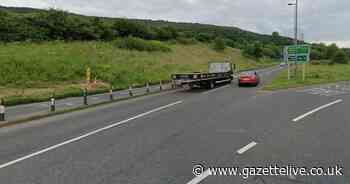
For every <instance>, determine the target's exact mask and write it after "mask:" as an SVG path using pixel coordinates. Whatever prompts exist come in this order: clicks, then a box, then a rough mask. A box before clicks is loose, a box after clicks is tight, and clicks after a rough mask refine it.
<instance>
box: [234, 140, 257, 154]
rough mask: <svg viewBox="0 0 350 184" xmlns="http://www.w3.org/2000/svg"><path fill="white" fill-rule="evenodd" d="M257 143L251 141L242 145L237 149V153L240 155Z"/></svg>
mask: <svg viewBox="0 0 350 184" xmlns="http://www.w3.org/2000/svg"><path fill="white" fill-rule="evenodd" d="M257 144H258V143H256V142H254V141H253V142H251V143H249V144H248V145H246V146H244V147H243V148H241V149H239V150H238V151H237V153H238V154H240V155H242V154H243V153H245V152H246V151H248V150H250V149H252V148H253V147H254V146H256V145H257Z"/></svg>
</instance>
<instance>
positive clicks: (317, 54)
mask: <svg viewBox="0 0 350 184" xmlns="http://www.w3.org/2000/svg"><path fill="white" fill-rule="evenodd" d="M310 57H311V59H312V60H321V59H322V53H321V52H320V51H319V50H318V49H314V48H313V49H311V53H310Z"/></svg>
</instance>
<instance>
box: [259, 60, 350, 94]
mask: <svg viewBox="0 0 350 184" xmlns="http://www.w3.org/2000/svg"><path fill="white" fill-rule="evenodd" d="M306 71H307V72H306V79H305V81H303V80H302V73H301V67H299V72H298V75H297V77H296V78H294V77H292V79H291V80H288V79H287V74H288V71H287V69H285V70H283V72H281V73H280V74H279V75H278V76H277V77H276V78H275V79H274V80H273V81H272V82H271V83H269V84H267V85H265V86H264V88H263V90H279V89H288V88H297V87H304V86H310V85H317V84H326V83H333V82H339V81H348V80H350V65H348V64H335V65H327V64H322V65H310V64H308V65H307V66H306ZM292 73H293V72H292Z"/></svg>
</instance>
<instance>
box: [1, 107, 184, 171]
mask: <svg viewBox="0 0 350 184" xmlns="http://www.w3.org/2000/svg"><path fill="white" fill-rule="evenodd" d="M182 102H183V101H177V102H174V103H171V104H168V105H165V106H161V107H158V108H156V109H153V110H150V111H148V112H145V113H142V114H139V115H137V116H134V117H131V118H129V119H126V120H123V121H119V122H116V123H115V122H114V123H113V124H112V125H109V126H106V127H103V128H100V129H97V130H95V131H92V132H90V133H87V134H84V135H82V136H79V137H76V138H73V139H70V140H67V141H65V142H62V143H59V144H56V145H53V146H50V147H48V148H45V149H43V150H40V151H38V152H35V153H32V154H29V155H27V156H23V157H21V158H18V159H16V160H13V161H10V162H7V163H5V164H2V165H0V169H3V168H6V167H8V166H11V165H14V164H17V163H19V162H22V161H24V160H27V159H30V158H32V157H35V156H38V155H41V154H43V153H46V152H49V151H52V150H54V149H57V148H59V147H62V146H65V145H67V144H70V143H73V142H77V141H80V140H82V139H84V138H87V137H89V136H92V135H96V134H98V133H100V132H102V131H106V130H108V129H111V128H114V127H117V126H120V125H122V124H125V123H127V122H129V121H132V120H135V119H139V118H141V117H144V116H147V115H149V114H152V113H154V112H158V111H161V110H163V109H166V108H169V107H172V106H175V105H177V104H180V103H182Z"/></svg>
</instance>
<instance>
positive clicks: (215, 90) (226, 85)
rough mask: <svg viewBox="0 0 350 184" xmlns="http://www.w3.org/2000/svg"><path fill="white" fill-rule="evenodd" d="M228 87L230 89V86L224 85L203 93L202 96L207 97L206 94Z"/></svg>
mask: <svg viewBox="0 0 350 184" xmlns="http://www.w3.org/2000/svg"><path fill="white" fill-rule="evenodd" d="M228 87H230V85H226V86H222V87H219V88H216V89H212V90H209V91H206V92H203V93H202V94H203V95H207V94H210V93H213V92H216V91H218V90H220V89H224V88H228Z"/></svg>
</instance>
